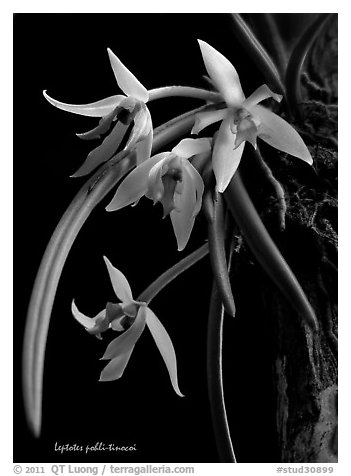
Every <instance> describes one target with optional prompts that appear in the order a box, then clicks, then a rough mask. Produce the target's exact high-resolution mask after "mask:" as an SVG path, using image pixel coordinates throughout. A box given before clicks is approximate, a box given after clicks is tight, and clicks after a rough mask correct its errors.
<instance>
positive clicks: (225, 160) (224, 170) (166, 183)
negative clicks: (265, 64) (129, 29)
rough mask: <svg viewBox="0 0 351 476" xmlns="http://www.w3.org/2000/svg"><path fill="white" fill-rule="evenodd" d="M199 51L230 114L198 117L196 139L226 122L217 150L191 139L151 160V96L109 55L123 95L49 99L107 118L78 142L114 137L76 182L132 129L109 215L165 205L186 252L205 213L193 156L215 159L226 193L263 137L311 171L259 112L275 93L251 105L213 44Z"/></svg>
mask: <svg viewBox="0 0 351 476" xmlns="http://www.w3.org/2000/svg"><path fill="white" fill-rule="evenodd" d="M199 45H200V50H201V53H202V57H203V60H204V64H205V67H206V69H207V72H208V74H209V76H210V79H211V81H212V83H213V85H214V86H215V87H216V89H217V90H218V91H219V93H220V95H221V97H222V98H223V100H224V101H225V103H226V106H227V107H225V108H222V109H214V110H213V109H212V110H208V111H204V112H200V113H198V114H197V115H196V118H195V123H194V126H193V129H192V134H199V133H200V132H201V131H202V130H203V129H205V128H206V127H208V126H209V125H211V124H213V123H216V122H220V121H221V124H220V127H219V131H218V134H217V135H216V137H215V139H214V140H213V144H211V140H210V139H208V138H206V139H203V138H201V139H185V140H183V141H181V142H180V143H179V144H178V145H177V146H176V147H174V148H173V149H172V151H171V152H163V153H160V154H157V155H155V156H153V157H150V155H151V147H152V140H153V129H152V120H151V115H150V112H149V110H148V108H147V106H146V103H147V102H148V100H149V93H148V91H147V89H146V88H145V87H144V86H143V85H142V84H141V83H140V82H139V81H138V80H137V79H136V78H135V76H134V75H133V74H132V73H131V72H130V71H129V70H128V69H127V68H126V67H125V66H124V65H123V64H122V62H121V61H120V60H119V59H118V58H117V56H116V55H115V54H114V53H113V52H112V51H111V50H110V49H108V55H109V59H110V63H111V66H112V69H113V72H114V75H115V78H116V81H117V84H118V85H119V87H120V88H121V89H122V91H123V92H124V93H125V96H123V95H115V96H110V97H108V98H105V99H102V100H100V101H97V102H94V103H89V104H84V105H74V104H66V103H62V102H59V101H56V100H55V99H52V98H51V97H50V96H48V94H47V93H46V91H44V96H45V98H46V99H47V100H48V101H49V102H50V103H51V104H53V105H54V106H56V107H58V108H59V109H63V110H64V111H68V112H72V113H75V114H82V115H85V116H92V117H101V118H102V119H101V120H100V123H99V125H98V126H97V127H95V128H94V129H92V130H91V131H88V132H86V133H83V134H78V136H79V137H80V138H82V139H85V140H90V139H97V138H100V137H101V136H102V135H103V134H106V133H107V132H109V134H107V135H106V137H105V138H104V139H103V141H102V143H101V144H100V145H99V146H98V147H96V148H95V149H93V150H92V151H91V152H90V153H89V155H88V157H87V159H86V161H85V162H84V163H83V165H82V166H81V167H80V168H79V169H78V170H77V172H76V173H75V174H74V176H75V177H77V176H82V175H86V174H88V173H90V172H92V171H93V170H94V169H95V168H96V167H97V166H99V165H100V164H101V163H103V162H106V161H107V160H109V159H111V157H113V156H114V155H115V154H116V152H117V150H118V148H119V147H120V145H121V143H122V140H123V138H124V136H125V135H126V133H127V130H128V128H129V126H130V124H131V123H132V122H133V128H132V132H131V133H130V136H129V137H128V140H127V142H126V145H125V149H130V150H132V149H133V148H134V149H135V151H136V156H137V160H136V165H137V167H136V169H135V170H134V171H133V172H132V173H131V174H130V175H128V176H127V177H126V179H125V180H124V181H123V182H122V184H121V185H120V186H119V188H118V190H117V192H116V194H115V196H114V198H113V200H112V202H111V203H110V204H109V205H108V207H107V210H108V211H115V210H119V209H121V208H123V207H125V206H127V205H130V204H134V203H136V202H137V201H138V200H139V199H140V198H141V197H142V196H144V195H145V196H146V197H147V198H149V199H151V200H153V202H154V203H156V202H161V203H162V205H163V210H164V216H166V215H170V218H171V220H172V225H173V229H174V233H175V236H176V239H177V244H178V250H183V249H184V247H185V246H186V244H187V242H188V240H189V237H190V234H191V231H192V228H193V225H194V219H195V217H196V215H197V214H198V213H199V211H200V209H201V200H202V193H203V189H204V185H203V181H202V178H201V176H200V174H199V173H198V171H197V170H196V168H195V167H194V166H192V164H191V162H190V160H191V159H192V158H193V157H194V156H196V155H198V154H204V153H206V154H208V157H210V156H211V157H212V169H213V173H214V175H215V178H216V189H217V191H218V192H224V191H225V189H226V188H227V186H228V184H229V182H230V180H231V178H232V177H233V175H234V174H235V172H236V170H237V168H238V166H239V163H240V160H241V157H242V154H243V150H244V145H245V142H246V141H247V142H249V143H250V144H251V145H252V146H253V147H255V148H256V147H257V137H259V138H260V139H262V140H263V141H265V142H266V143H268V144H269V145H271V146H273V147H275V148H277V149H279V150H281V151H283V152H286V153H288V154H290V155H292V156H295V157H298V158H300V159H302V160H304V161H305V162H307V163H309V164H312V158H311V155H310V153H309V151H308V148H307V147H306V145H305V144H304V142H303V140H302V139H301V137H300V135H299V134H298V133H297V132H296V130H295V129H294V128H293V127H292V126H291V125H290V124H288V123H287V122H286V121H285V120H284V119H282V118H281V117H280V116H278V115H277V114H275V113H273V112H272V111H270V110H269V109H267V108H265V107H263V106H261V105H259V103H260V102H261V101H263V100H265V99H268V98H273V99H275V100H276V101H281V99H282V96H280V95H278V94H275V93H274V92H272V91H271V90H270V89H269V88H268V86H267V85H262V86H260V87H259V88H258V89H257V90H256V91H255V92H253V93H252V94H251V95H250V96H249V97H248V98H245V96H244V93H243V90H242V88H241V84H240V79H239V76H238V73H237V72H236V70H235V68H234V66H233V65H232V64H231V63H230V62H229V60H228V59H227V58H225V57H224V56H223V55H222V54H221V53H219V52H218V51H217V50H215V49H214V48H213V47H212V46H210V45H209V44H208V43H206V42H204V41H201V40H199Z"/></svg>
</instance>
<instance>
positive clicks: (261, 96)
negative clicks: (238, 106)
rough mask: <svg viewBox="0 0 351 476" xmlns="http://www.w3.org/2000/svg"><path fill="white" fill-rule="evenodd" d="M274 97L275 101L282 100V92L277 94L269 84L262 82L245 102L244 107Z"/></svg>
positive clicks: (247, 107) (246, 107)
mask: <svg viewBox="0 0 351 476" xmlns="http://www.w3.org/2000/svg"><path fill="white" fill-rule="evenodd" d="M268 98H273V99H274V100H275V101H277V102H280V101H281V100H282V99H283V96H282V95H281V94H276V93H274V92H273V91H271V90H270V89H269V87H268V86H267V84H262V86H260V87H259V88H257V89H256V91H254V92H253V93H252V94H251V95H250V96H249V97H248V98H247V99H245V101H244V102H243V107H244V108H245V109H249V108H250V107H252V106H255V105H256V104H258V103H259V102H261V101H264V100H265V99H268Z"/></svg>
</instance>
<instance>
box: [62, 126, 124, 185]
mask: <svg viewBox="0 0 351 476" xmlns="http://www.w3.org/2000/svg"><path fill="white" fill-rule="evenodd" d="M127 130H128V125H126V124H123V123H122V122H120V121H118V122H117V124H116V125H115V126H114V128H113V129H112V131H111V132H110V134H109V135H108V136H107V137H105V139H104V140H103V141H102V143H101V144H100V145H99V146H98V147H96V148H95V149H93V150H92V151H91V152H89V154H88V156H87V158H86V160H85V162H84V163H83V165H82V166H81V167H79V169H78V170H77V171H76V172H75V173H74V174H73V175H71V177H82V176H83V175H87V174H89V173H90V172H92V171H93V170H94V169H96V167H98V166H99V165H100V164H102V163H103V162H106V161H107V160H108V159H110V158H111V157H112V156H113V155H114V154H115V152H116V151H117V149H118V147H119V145H120V144H121V142H122V139H123V137H124V135H125V133H126V132H127Z"/></svg>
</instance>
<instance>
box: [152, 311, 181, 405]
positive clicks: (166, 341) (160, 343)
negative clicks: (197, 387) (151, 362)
mask: <svg viewBox="0 0 351 476" xmlns="http://www.w3.org/2000/svg"><path fill="white" fill-rule="evenodd" d="M145 310H146V324H147V326H148V328H149V330H150V332H151V335H152V337H153V338H154V341H155V343H156V345H157V347H158V350H159V351H160V353H161V355H162V358H163V360H164V363H165V364H166V367H167V370H168V373H169V377H170V379H171V383H172V386H173V388H174V391H175V392H176V394H177V395H179V396H180V397H184V395H183V394H182V393H181V392H180V390H179V386H178V377H177V358H176V355H175V351H174V347H173V344H172V341H171V338H170V337H169V335H168V333H167V331H166V329H165V328H164V326H163V325H162V324H161V322H160V320H159V319H158V318H157V317H156V315H155V314H154V313H153V312H152V311H151V309H149V308H148V307H147V308H145Z"/></svg>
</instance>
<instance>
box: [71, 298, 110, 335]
mask: <svg viewBox="0 0 351 476" xmlns="http://www.w3.org/2000/svg"><path fill="white" fill-rule="evenodd" d="M71 311H72V314H73V317H74V318H75V319H76V320H77V321H78V322H79V324H81V325H82V326H83V327H85V328H86V329H92V328H93V327H94V326H95V322H96V319H97V318H99V317H104V316H105V310H104V309H103V310H102V311H100V312H99V313H98V314H97V315H96V316H95V317H88V316H86V315H85V314H83V313H82V312H80V311H79V309H78V308H77V306H76V304H75V302H74V301H72V306H71Z"/></svg>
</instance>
